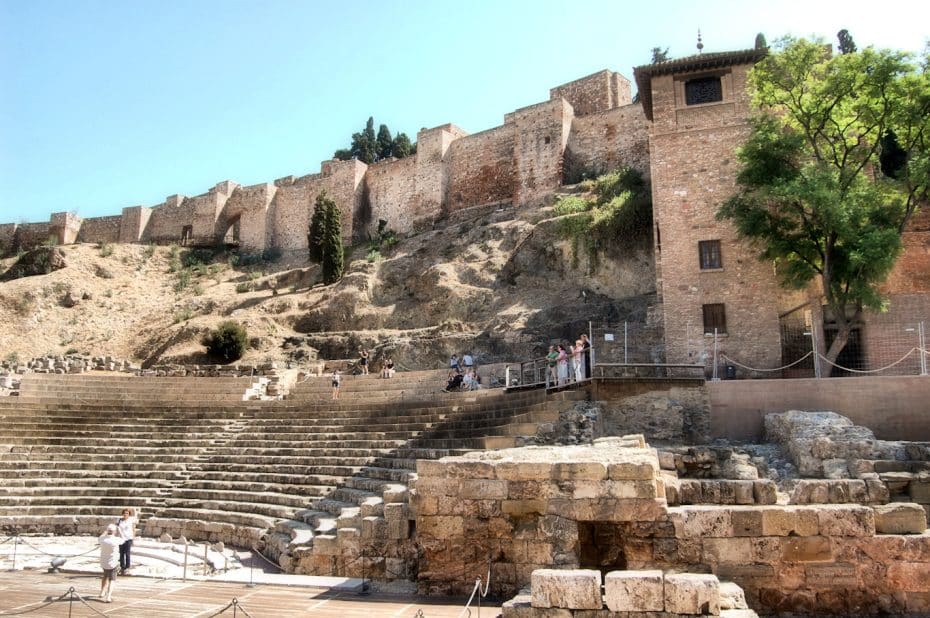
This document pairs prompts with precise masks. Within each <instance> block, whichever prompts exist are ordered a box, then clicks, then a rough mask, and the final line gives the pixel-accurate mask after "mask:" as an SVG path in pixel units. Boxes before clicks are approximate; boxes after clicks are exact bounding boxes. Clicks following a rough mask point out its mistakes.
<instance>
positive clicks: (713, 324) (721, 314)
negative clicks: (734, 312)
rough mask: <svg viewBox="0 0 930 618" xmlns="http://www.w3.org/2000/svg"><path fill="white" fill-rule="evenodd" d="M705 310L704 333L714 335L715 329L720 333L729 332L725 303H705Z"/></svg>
mask: <svg viewBox="0 0 930 618" xmlns="http://www.w3.org/2000/svg"><path fill="white" fill-rule="evenodd" d="M702 309H703V311H704V334H705V335H713V334H714V331H716V332H717V334H718V335H725V334H726V333H727V313H726V310H725V309H724V306H723V303H712V304H710V305H703V306H702Z"/></svg>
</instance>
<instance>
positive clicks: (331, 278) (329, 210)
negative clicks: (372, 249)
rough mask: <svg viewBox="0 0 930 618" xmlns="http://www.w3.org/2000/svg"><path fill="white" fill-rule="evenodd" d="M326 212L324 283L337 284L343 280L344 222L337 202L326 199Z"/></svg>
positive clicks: (324, 224)
mask: <svg viewBox="0 0 930 618" xmlns="http://www.w3.org/2000/svg"><path fill="white" fill-rule="evenodd" d="M326 202H327V203H326V210H325V216H324V219H323V242H322V248H323V283H326V284H327V285H328V284H330V283H335V282H336V281H339V279H341V278H342V270H343V266H344V264H343V262H344V255H343V248H342V220H341V215H340V213H339V207H338V206H336V202H334V201H333V200H331V199H328V198H327V199H326Z"/></svg>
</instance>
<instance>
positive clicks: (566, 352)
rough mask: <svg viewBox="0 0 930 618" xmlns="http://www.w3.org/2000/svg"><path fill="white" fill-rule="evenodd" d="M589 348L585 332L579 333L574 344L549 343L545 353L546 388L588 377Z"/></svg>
mask: <svg viewBox="0 0 930 618" xmlns="http://www.w3.org/2000/svg"><path fill="white" fill-rule="evenodd" d="M590 348H591V341H590V340H589V339H588V336H587V335H585V334H582V335H579V336H578V339H576V340H575V344H574V345H572V344H568V345H567V346H566V345H565V344H562V343H560V344H557V345H550V346H549V353H548V354H546V370H545V373H546V388H549V387H550V386H555V385H558V386H564V385H565V384H568V383H569V382H580V381H581V380H586V379H588V378H590V377H591V349H590Z"/></svg>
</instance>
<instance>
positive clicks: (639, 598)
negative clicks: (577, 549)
mask: <svg viewBox="0 0 930 618" xmlns="http://www.w3.org/2000/svg"><path fill="white" fill-rule="evenodd" d="M664 595H665V589H664V583H663V578H662V571H612V572H610V573H608V574H607V575H606V577H605V578H604V602H605V603H606V604H607V607H608V608H609V609H610V611H612V612H660V611H662V610H663V608H664V607H665V598H664Z"/></svg>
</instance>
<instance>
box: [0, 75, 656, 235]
mask: <svg viewBox="0 0 930 618" xmlns="http://www.w3.org/2000/svg"><path fill="white" fill-rule="evenodd" d="M618 109H626V110H628V111H627V112H626V113H620V114H618V113H617V111H618ZM595 118H597V119H600V122H592V119H595ZM579 119H587V120H586V121H585V122H578V120H579ZM595 133H596V135H595ZM570 143H571V144H572V147H571V160H572V161H573V169H574V167H577V165H589V166H591V167H592V169H595V168H597V170H596V171H603V170H601V169H600V168H601V167H602V165H601V164H600V163H599V161H600V160H602V159H603V160H608V161H609V162H610V165H611V167H616V166H618V165H630V166H632V167H635V168H637V169H639V170H641V171H642V172H644V174H646V175H648V165H649V162H648V136H647V130H646V120H645V116H644V114H643V112H642V110H641V109H640V108H639V106H633V105H631V98H630V81H629V80H628V79H626V78H625V77H623V76H622V75H620V74H619V73H615V72H613V71H608V70H604V71H600V72H598V73H595V74H593V75H589V76H587V77H583V78H581V79H578V80H575V81H573V82H569V83H567V84H563V85H561V86H557V87H555V88H552V89H551V90H550V98H549V100H547V101H543V102H540V103H538V104H535V105H530V106H527V107H524V108H521V109H518V110H515V111H513V112H510V113H508V114H506V115H505V116H504V123H503V124H502V125H499V126H497V127H492V128H490V129H487V130H485V131H481V132H479V133H475V134H471V135H469V134H468V133H467V132H466V131H464V130H463V129H461V128H459V127H457V126H456V125H454V124H451V123H447V124H443V125H440V126H437V127H433V128H431V129H422V130H421V131H420V132H419V133H418V134H417V152H416V154H415V155H413V156H410V157H407V158H404V159H397V160H388V161H381V162H378V163H375V164H373V165H371V166H368V165H365V164H364V163H362V162H360V161H355V160H352V161H338V160H330V161H323V162H322V163H321V164H320V171H319V173H312V174H308V175H305V176H300V177H295V176H285V177H283V178H278V179H276V180H274V181H272V182H267V183H262V184H259V185H253V186H248V187H246V186H241V185H239V184H238V183H236V182H234V181H232V180H224V181H222V182H219V183H217V184H216V185H215V186H214V187H213V188H211V189H210V190H209V191H207V192H206V193H204V194H201V195H196V196H185V195H181V194H175V195H170V196H168V197H166V198H165V200H164V202H162V203H160V204H155V205H152V206H141V205H140V206H130V207H126V208H123V209H122V212H121V214H119V215H115V216H110V217H92V218H86V219H83V218H81V217H79V216H78V215H76V214H74V213H67V212H60V213H54V214H53V215H52V216H51V219H50V221H49V223H23V224H4V225H0V249H3V250H6V251H15V250H20V249H28V248H31V247H34V246H36V245H39V244H41V243H44V242H48V241H51V242H54V243H56V244H71V243H74V242H124V243H156V244H168V243H178V244H184V245H213V244H217V243H220V242H224V241H225V242H238V243H239V245H240V246H241V247H242V248H243V249H245V250H248V251H261V250H264V249H268V248H278V249H282V250H305V249H306V248H307V231H308V230H309V225H310V215H311V213H312V211H313V203H314V201H315V199H316V196H317V195H318V194H319V193H320V192H321V191H324V190H325V191H326V192H327V194H328V195H329V196H330V197H332V198H333V200H334V201H335V202H336V204H337V205H338V206H339V208H340V210H341V211H342V226H343V237H344V238H345V240H347V241H351V240H355V239H363V238H366V237H367V235H368V234H370V233H372V231H373V228H374V227H375V226H377V222H378V220H379V219H384V220H386V221H388V223H389V225H390V227H391V228H392V229H394V230H395V231H397V232H400V233H406V232H411V231H414V230H417V229H423V228H427V227H429V226H431V225H432V223H433V222H434V221H435V220H436V219H438V218H439V217H442V216H444V215H448V214H450V213H453V212H455V211H457V210H461V209H463V208H468V207H472V206H480V205H485V204H498V203H510V204H515V205H522V204H526V203H530V202H532V201H533V200H535V199H538V198H539V197H541V196H543V195H545V194H547V193H550V192H552V191H553V190H555V189H557V188H558V187H559V186H561V185H562V184H563V183H564V182H565V180H566V166H565V161H566V151H567V148H568V146H569V144H570ZM579 162H580V163H579Z"/></svg>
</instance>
